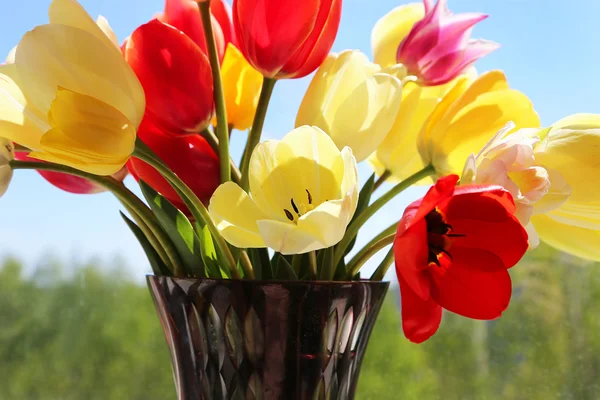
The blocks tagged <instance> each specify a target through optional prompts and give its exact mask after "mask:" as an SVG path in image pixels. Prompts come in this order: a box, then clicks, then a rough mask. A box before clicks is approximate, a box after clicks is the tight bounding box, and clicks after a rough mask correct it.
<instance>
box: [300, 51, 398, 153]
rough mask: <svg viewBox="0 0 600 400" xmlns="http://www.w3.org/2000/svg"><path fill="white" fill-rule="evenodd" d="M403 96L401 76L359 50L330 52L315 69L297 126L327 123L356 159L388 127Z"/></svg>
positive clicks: (340, 145) (335, 138)
mask: <svg viewBox="0 0 600 400" xmlns="http://www.w3.org/2000/svg"><path fill="white" fill-rule="evenodd" d="M401 99H402V82H401V81H400V80H399V79H398V78H396V77H395V76H394V75H393V74H392V73H388V72H386V71H382V70H381V68H380V67H379V66H378V65H377V64H373V63H371V62H369V60H368V59H367V56H365V55H364V54H362V53H360V52H359V51H353V50H346V51H344V52H341V53H339V54H336V53H332V54H330V55H329V56H328V57H327V59H326V60H325V62H324V63H323V65H321V67H320V68H319V70H318V71H317V73H316V74H315V76H314V78H313V80H312V82H311V83H310V86H309V87H308V90H307V91H306V94H305V95H304V99H303V100H302V104H301V105H300V109H299V111H298V116H297V117H296V126H302V125H313V126H318V127H319V128H321V129H323V130H324V131H325V132H326V133H327V134H328V135H329V136H331V138H332V139H333V141H334V142H335V144H336V145H337V147H338V148H339V149H342V148H344V147H345V146H348V147H350V148H351V149H352V152H353V153H354V155H355V157H356V160H357V161H358V162H360V161H362V160H364V159H366V158H367V157H368V156H369V155H370V154H371V153H372V152H373V151H375V149H377V147H378V146H379V144H380V143H381V142H382V141H383V139H385V137H386V135H387V134H388V133H389V132H390V130H391V128H392V126H393V125H394V121H395V120H396V116H397V114H398V109H399V108H400V101H401Z"/></svg>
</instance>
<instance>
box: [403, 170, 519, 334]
mask: <svg viewBox="0 0 600 400" xmlns="http://www.w3.org/2000/svg"><path fill="white" fill-rule="evenodd" d="M457 180H458V176H456V175H450V176H447V177H444V178H441V179H440V180H438V182H437V183H436V184H435V186H433V187H432V188H431V189H430V190H429V191H428V192H427V194H426V195H425V197H424V198H423V199H421V200H418V201H416V202H414V203H413V204H411V205H410V206H409V207H408V208H407V209H406V211H405V212H404V216H403V217H402V219H401V220H400V223H399V224H398V231H397V233H396V238H395V241H394V257H395V260H396V274H397V276H398V280H399V282H400V294H401V301H402V328H403V330H404V335H405V336H406V337H407V338H408V339H409V340H410V341H412V342H415V343H421V342H424V341H425V340H427V339H428V338H429V337H431V335H433V334H434V333H435V332H436V331H437V329H438V327H439V325H440V321H441V319H442V308H444V309H446V310H448V311H451V312H453V313H456V314H459V315H462V316H464V317H467V318H473V319H483V320H490V319H495V318H498V317H499V316H500V315H501V314H502V312H503V311H504V310H506V308H507V307H508V304H509V302H510V297H511V292H512V285H511V280H510V276H509V274H508V269H509V268H511V267H512V266H513V265H515V264H516V263H517V262H518V261H519V260H520V259H521V257H522V256H523V254H524V253H525V251H526V250H527V233H526V232H525V229H524V228H523V227H522V226H521V224H520V223H519V221H518V220H517V218H516V217H515V216H514V212H515V205H514V202H513V199H512V196H511V195H510V193H509V192H508V191H506V190H504V189H502V188H501V187H499V186H474V185H466V186H460V187H457V188H455V185H456V182H457Z"/></svg>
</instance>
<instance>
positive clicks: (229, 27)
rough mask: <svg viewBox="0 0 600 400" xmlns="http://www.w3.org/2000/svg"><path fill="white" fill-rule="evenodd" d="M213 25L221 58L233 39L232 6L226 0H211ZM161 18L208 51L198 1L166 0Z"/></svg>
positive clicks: (221, 58)
mask: <svg viewBox="0 0 600 400" xmlns="http://www.w3.org/2000/svg"><path fill="white" fill-rule="evenodd" d="M210 10H211V13H212V25H213V31H214V34H215V42H216V44H217V52H218V53H219V59H220V60H221V61H222V60H223V57H224V56H225V49H226V48H227V44H228V43H229V42H231V41H232V39H233V22H232V21H231V8H230V7H229V4H227V2H226V1H225V0H211V2H210ZM159 19H160V20H161V21H162V22H164V23H166V24H169V25H172V26H174V27H175V28H177V29H179V30H180V31H182V32H183V33H185V34H186V35H188V36H189V37H190V38H191V39H192V40H193V41H194V42H195V43H196V44H197V45H198V46H200V48H201V49H202V51H204V53H205V54H207V53H206V39H205V38H204V30H203V27H202V18H201V17H200V11H199V9H198V2H196V1H194V0H166V2H165V12H164V13H163V14H162V15H161V16H159Z"/></svg>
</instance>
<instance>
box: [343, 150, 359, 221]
mask: <svg viewBox="0 0 600 400" xmlns="http://www.w3.org/2000/svg"><path fill="white" fill-rule="evenodd" d="M341 154H342V160H343V162H344V177H343V178H342V187H341V191H342V195H344V196H345V197H347V198H349V199H350V203H349V204H348V207H349V209H348V212H349V213H350V216H349V218H352V216H354V212H355V211H356V206H357V204H358V169H357V167H356V159H355V158H354V155H353V154H352V150H351V149H350V148H349V147H345V148H344V149H342V153H341ZM348 222H350V220H348Z"/></svg>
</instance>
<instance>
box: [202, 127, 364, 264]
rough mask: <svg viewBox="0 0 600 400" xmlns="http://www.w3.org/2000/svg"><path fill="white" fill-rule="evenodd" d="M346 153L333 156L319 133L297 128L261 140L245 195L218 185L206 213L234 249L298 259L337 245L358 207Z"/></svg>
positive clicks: (332, 149)
mask: <svg viewBox="0 0 600 400" xmlns="http://www.w3.org/2000/svg"><path fill="white" fill-rule="evenodd" d="M357 179H358V174H357V168H356V160H355V158H354V156H353V155H352V150H350V148H348V147H346V148H344V149H342V150H341V151H340V150H338V148H337V147H336V145H335V143H333V141H332V140H331V138H330V137H329V136H327V134H325V132H323V131H322V130H321V129H319V128H317V127H311V126H302V127H299V128H296V129H294V130H293V131H291V132H290V133H288V134H287V135H286V136H285V137H284V138H283V139H282V140H267V141H265V142H262V143H260V144H259V145H258V146H256V148H255V149H254V152H253V153H252V157H251V159H250V167H249V181H250V191H249V193H246V192H245V191H244V190H242V188H241V187H239V186H238V185H237V184H235V183H233V182H226V183H223V184H222V185H221V186H219V187H218V188H217V190H216V191H215V193H214V194H213V196H212V198H211V200H210V206H209V212H210V214H211V216H212V218H213V220H214V221H215V224H216V226H217V228H218V229H219V231H220V232H221V234H222V235H223V237H224V238H225V240H227V241H228V242H229V243H231V244H232V245H234V246H236V247H240V248H256V247H270V248H272V249H273V250H275V251H278V252H280V253H282V254H301V253H306V252H309V251H313V250H318V249H323V248H326V247H330V246H333V245H335V244H336V243H338V242H339V241H340V240H341V239H342V237H343V236H344V233H345V231H346V227H347V225H348V223H349V222H350V220H351V219H352V216H353V215H354V212H355V211H356V206H357V202H358V180H357Z"/></svg>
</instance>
